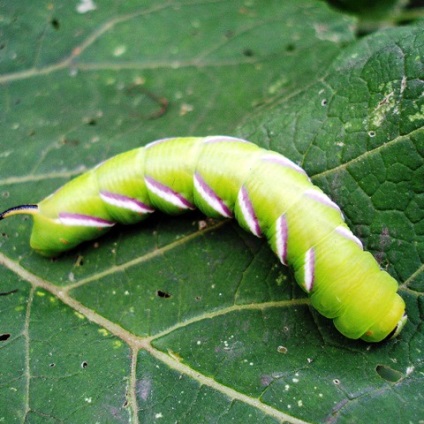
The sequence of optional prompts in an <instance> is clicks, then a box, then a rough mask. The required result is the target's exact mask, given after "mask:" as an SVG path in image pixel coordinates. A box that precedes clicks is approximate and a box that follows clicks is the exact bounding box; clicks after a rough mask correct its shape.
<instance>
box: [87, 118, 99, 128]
mask: <svg viewBox="0 0 424 424" xmlns="http://www.w3.org/2000/svg"><path fill="white" fill-rule="evenodd" d="M87 124H88V125H91V126H92V127H94V126H95V125H97V120H95V119H94V118H91V119H89V120H88V121H87Z"/></svg>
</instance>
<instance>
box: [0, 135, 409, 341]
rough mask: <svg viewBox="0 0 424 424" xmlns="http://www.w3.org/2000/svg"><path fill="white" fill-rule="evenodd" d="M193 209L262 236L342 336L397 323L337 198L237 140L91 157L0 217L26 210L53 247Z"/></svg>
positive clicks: (385, 289)
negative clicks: (94, 162) (81, 169)
mask: <svg viewBox="0 0 424 424" xmlns="http://www.w3.org/2000/svg"><path fill="white" fill-rule="evenodd" d="M194 208H199V209H200V210H201V211H202V212H203V213H204V214H206V215H207V216H210V217H216V218H218V217H225V218H230V217H235V219H236V220H237V221H238V223H239V224H240V225H241V227H242V228H244V229H245V230H247V231H250V232H251V233H253V234H254V235H255V236H258V237H261V236H265V237H266V238H267V240H268V242H269V244H270V246H271V249H272V250H273V251H274V253H275V254H276V255H277V256H278V258H279V259H280V261H281V262H282V263H283V264H284V265H290V266H291V267H292V268H293V270H294V275H295V278H296V281H297V282H298V284H299V285H300V287H301V288H302V289H303V290H304V291H305V292H306V293H307V294H308V295H309V297H310V301H311V304H312V306H313V307H314V308H315V309H317V310H318V311H319V312H320V313H321V314H322V315H324V316H325V317H327V318H331V319H333V320H334V324H335V326H336V327H337V329H338V330H339V331H340V332H341V333H342V334H344V335H345V336H346V337H349V338H352V339H358V338H362V339H363V340H366V341H371V342H378V341H381V340H384V339H386V338H389V337H393V336H395V335H397V334H398V333H399V332H400V331H401V329H402V328H403V326H404V325H405V322H406V319H407V318H406V315H405V304H404V301H403V300H402V298H401V297H400V296H399V295H398V294H397V288H398V284H397V282H396V281H395V280H394V279H393V278H392V277H391V276H390V275H389V274H388V273H387V272H385V271H382V270H381V269H380V267H379V265H378V263H377V262H376V260H375V259H374V258H373V256H372V255H371V254H370V253H368V252H364V251H363V248H362V243H361V242H360V240H359V239H358V238H357V237H355V236H354V235H353V234H352V232H351V231H350V229H349V228H348V227H347V225H346V224H345V222H344V218H343V215H342V213H341V211H340V209H339V207H338V206H337V205H336V204H335V203H334V202H333V201H332V200H331V199H330V198H329V197H327V195H325V194H324V193H323V192H322V191H321V190H320V189H319V188H318V187H316V186H314V185H313V184H312V183H311V182H310V180H309V178H308V176H307V175H306V173H305V172H304V171H303V169H302V168H300V167H299V166H298V165H296V164H295V163H293V162H292V161H290V160H289V159H287V158H286V157H284V156H282V155H280V154H278V153H276V152H273V151H269V150H265V149H262V148H260V147H258V146H257V145H255V144H253V143H250V142H247V141H245V140H241V139H237V138H233V137H226V136H212V137H204V138H202V137H184V138H170V139H163V140H158V141H155V142H152V143H150V144H147V145H146V146H144V147H141V148H137V149H134V150H131V151H128V152H125V153H122V154H119V155H117V156H115V157H112V158H111V159H109V160H107V161H105V162H103V163H101V164H99V165H98V166H97V167H95V168H94V169H92V170H91V171H88V172H86V173H85V174H82V175H80V176H79V177H77V178H75V179H74V180H71V181H70V182H68V183H67V184H65V185H64V186H63V187H61V188H60V189H59V190H57V191H56V192H55V193H53V194H52V195H50V196H49V197H47V198H45V199H44V200H42V201H41V202H40V203H38V204H37V205H23V206H18V207H15V208H11V209H8V210H7V211H5V212H3V213H2V214H1V215H0V219H2V218H6V217H8V216H11V215H15V214H19V213H29V214H32V215H33V218H34V226H33V231H32V235H31V247H32V248H34V249H35V250H36V251H37V252H38V253H40V254H42V255H44V256H57V255H58V254H60V253H61V252H64V251H66V250H69V249H72V248H73V247H75V246H77V245H78V244H79V243H81V242H83V241H86V240H91V239H94V238H96V237H98V236H99V235H101V234H102V233H104V232H105V231H107V230H108V229H109V228H110V227H112V226H113V225H115V223H122V224H132V223H135V222H138V221H140V220H142V219H144V218H146V217H147V216H149V215H150V214H151V213H152V212H154V211H155V210H160V211H163V212H165V213H168V214H179V213H181V212H184V211H185V210H188V209H194Z"/></svg>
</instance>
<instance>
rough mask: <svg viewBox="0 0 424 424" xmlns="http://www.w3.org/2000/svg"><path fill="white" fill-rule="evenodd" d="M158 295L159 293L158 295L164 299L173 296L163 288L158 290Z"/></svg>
mask: <svg viewBox="0 0 424 424" xmlns="http://www.w3.org/2000/svg"><path fill="white" fill-rule="evenodd" d="M156 295H157V296H159V297H162V298H164V299H168V298H170V297H171V295H170V294H169V293H167V292H164V291H162V290H158V291H157V292H156Z"/></svg>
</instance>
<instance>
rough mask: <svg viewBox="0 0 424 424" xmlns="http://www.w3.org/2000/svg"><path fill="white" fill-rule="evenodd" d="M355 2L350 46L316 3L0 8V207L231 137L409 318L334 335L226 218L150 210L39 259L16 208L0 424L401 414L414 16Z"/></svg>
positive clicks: (215, 0)
mask: <svg viewBox="0 0 424 424" xmlns="http://www.w3.org/2000/svg"><path fill="white" fill-rule="evenodd" d="M338 3H339V4H340V3H343V4H342V6H343V7H344V8H345V10H349V9H350V8H351V7H352V5H353V6H354V8H353V10H354V11H356V12H361V13H362V16H364V14H366V10H367V9H366V6H365V4H366V3H368V2H346V1H343V2H341V1H340V2H338ZM349 3H350V4H349ZM374 3H375V4H374V7H373V9H372V16H373V19H374V20H375V21H374V23H373V28H372V30H370V27H369V26H367V31H368V32H370V33H369V34H368V35H366V36H363V37H359V36H358V29H359V26H358V20H357V18H355V17H354V16H353V15H347V14H346V12H342V11H338V10H336V9H332V8H330V7H329V6H328V5H327V4H326V3H325V2H323V1H321V2H318V1H313V0H300V1H298V0H296V1H295V0H291V1H284V2H282V1H277V0H275V1H273V0H266V1H263V0H262V1H259V0H257V1H255V0H244V1H241V0H240V1H239V0H233V1H231V2H228V1H225V0H182V1H172V0H162V1H153V0H152V1H149V0H144V1H125V2H124V1H111V0H103V1H101V2H100V1H96V0H94V1H88V0H85V1H83V0H79V1H76V0H75V1H59V0H56V1H52V0H41V1H37V2H34V1H29V0H22V1H19V2H10V1H6V0H3V1H0V90H1V96H0V128H1V134H2V136H1V138H0V146H1V148H0V185H1V188H0V195H1V199H2V200H1V206H2V209H6V208H7V207H10V206H13V205H16V204H21V203H27V202H37V201H38V200H39V199H41V198H43V197H44V196H46V195H48V194H49V193H51V192H52V191H54V190H55V189H56V188H57V187H59V186H60V185H62V184H63V183H64V182H66V181H67V180H69V179H70V178H71V177H73V176H75V175H77V174H79V173H80V172H82V171H84V170H85V169H87V168H89V167H91V166H94V165H95V164H97V163H98V162H100V161H102V160H104V159H106V158H108V157H110V156H111V155H113V154H115V153H118V152H121V151H125V150H127V149H130V148H134V147H138V146H142V145H143V144H146V143H147V142H149V141H152V140H154V139H157V138H161V137H167V136H173V135H206V134H219V133H221V134H224V133H225V134H229V135H240V136H243V137H246V138H249V139H250V140H252V141H254V142H255V143H257V144H259V145H261V146H263V147H267V148H272V149H274V150H276V151H278V152H281V153H283V154H285V155H287V156H288V157H290V158H291V159H293V160H294V161H296V162H297V163H299V164H301V165H302V166H303V167H304V168H305V169H306V170H307V171H308V173H309V174H310V175H311V176H312V179H313V181H314V182H315V183H316V184H317V185H319V186H320V187H322V188H323V189H324V190H325V191H326V192H327V193H328V194H329V195H330V196H331V197H332V198H333V199H334V200H335V201H336V202H338V204H340V206H341V207H342V209H343V211H344V213H345V215H346V219H347V221H348V223H349V224H350V226H351V227H352V229H353V230H354V232H355V233H356V234H357V235H358V236H359V237H360V238H361V239H362V240H363V242H364V244H365V246H366V247H367V249H368V250H370V251H371V252H372V253H373V254H374V255H375V257H376V258H377V260H378V261H379V262H380V264H381V266H382V267H383V268H385V269H387V270H388V272H390V273H391V274H392V275H393V276H394V277H396V278H397V279H398V281H399V283H400V293H401V295H402V297H403V298H404V299H405V300H406V302H407V308H408V315H409V323H408V325H407V327H406V329H405V330H404V332H403V333H402V335H401V336H400V337H399V338H398V339H396V340H393V341H390V342H387V343H384V344H381V345H368V344H366V343H363V342H357V341H352V340H347V339H345V338H343V337H342V336H340V335H339V334H338V333H337V332H336V330H335V329H334V328H333V326H332V324H331V322H329V321H328V320H325V319H324V318H322V317H320V316H318V315H317V314H316V313H315V312H314V311H313V310H311V309H310V308H309V306H308V301H307V299H306V298H305V296H304V295H303V294H302V292H301V291H300V290H299V289H298V288H297V287H296V286H295V285H294V284H293V278H292V274H291V272H290V271H289V270H287V269H284V268H282V267H281V266H280V265H279V263H278V261H277V260H276V259H275V258H274V257H273V255H272V253H271V252H270V250H269V249H268V247H267V245H266V242H264V241H263V240H257V239H255V238H254V237H253V236H250V235H249V234H247V233H245V232H243V231H242V230H241V229H239V228H238V227H237V225H236V224H234V223H233V222H227V221H226V222H217V221H211V220H206V219H205V218H204V217H202V216H201V215H200V214H197V213H194V214H189V215H186V216H183V217H178V218H175V217H172V218H170V217H165V216H161V215H159V214H158V215H157V216H155V217H153V218H152V219H150V220H149V221H147V222H145V223H143V224H140V225H138V226H134V227H121V228H117V229H115V230H113V231H112V232H111V233H109V234H108V235H107V236H106V237H103V238H102V239H100V240H98V241H96V242H95V243H88V244H87V245H84V246H81V247H80V248H79V249H78V250H77V251H73V252H70V253H69V254H67V255H64V256H63V257H61V258H59V259H57V260H54V261H49V260H46V259H44V258H41V257H39V256H37V255H36V254H35V253H33V252H32V251H31V250H30V248H29V246H28V237H29V233H30V228H31V222H30V220H29V219H27V218H24V217H22V218H21V217H17V218H15V219H10V220H8V221H2V222H1V235H0V246H1V251H0V263H1V265H2V268H1V279H0V361H1V364H2V366H1V367H0V421H2V422H7V423H13V422H31V423H38V422H43V423H44V422H48V423H50V422H51V423H56V422H66V423H68V422H69V423H75V422H101V423H106V422H113V423H115V422H116V423H118V422H135V423H137V422H156V421H157V422H166V423H172V422H184V423H197V422H211V423H212V422H213V423H228V422H244V423H257V422H264V423H273V422H282V421H287V422H290V423H299V422H328V423H334V422H337V423H344V422H349V423H352V422H373V423H382V422H408V423H422V420H423V417H424V408H423V406H422V405H423V400H424V399H423V394H422V390H421V389H420V388H421V387H422V384H423V372H424V370H423V349H424V342H423V334H422V333H423V332H422V319H423V307H424V305H423V296H422V293H423V290H424V273H423V270H424V266H423V259H424V239H423V238H424V219H423V218H424V190H423V182H424V166H423V165H424V162H423V156H424V132H423V124H424V100H423V99H424V97H423V92H424V89H423V88H424V87H423V86H424V64H423V57H424V35H423V25H422V21H420V20H419V19H418V20H403V19H402V15H399V13H403V12H404V9H403V8H402V7H403V6H404V2H399V1H397V2H394V1H391V2H374ZM355 5H356V6H355ZM364 8H365V12H364ZM377 12H378V13H377ZM370 13H371V12H370ZM419 13H420V11H419V10H418V14H417V13H416V14H415V15H414V16H417V15H418V16H419ZM408 16H411V15H408ZM386 17H388V18H387V19H386ZM361 22H363V19H362V18H361ZM395 22H403V23H404V24H405V25H404V26H398V25H396V24H394V23H395ZM388 24H390V25H388ZM387 26H390V27H388V28H387ZM362 32H363V27H361V33H362Z"/></svg>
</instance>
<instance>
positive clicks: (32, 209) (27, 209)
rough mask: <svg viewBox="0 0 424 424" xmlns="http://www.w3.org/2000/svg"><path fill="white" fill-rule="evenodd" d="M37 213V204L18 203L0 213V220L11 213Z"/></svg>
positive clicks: (11, 214)
mask: <svg viewBox="0 0 424 424" xmlns="http://www.w3.org/2000/svg"><path fill="white" fill-rule="evenodd" d="M37 213H38V205H19V206H14V207H13V208H9V209H7V210H5V211H4V212H2V213H0V221H1V220H2V219H5V218H9V216H13V215H36V214H37Z"/></svg>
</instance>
